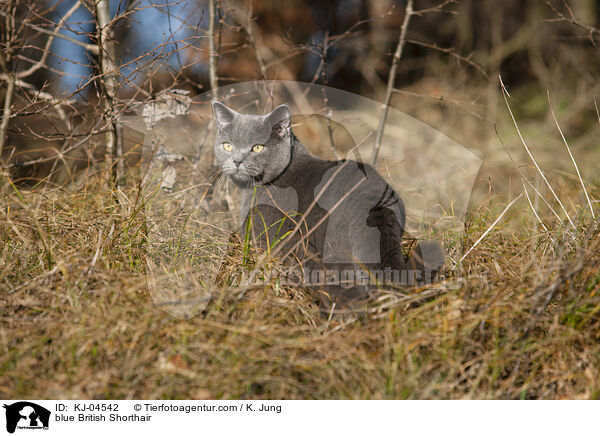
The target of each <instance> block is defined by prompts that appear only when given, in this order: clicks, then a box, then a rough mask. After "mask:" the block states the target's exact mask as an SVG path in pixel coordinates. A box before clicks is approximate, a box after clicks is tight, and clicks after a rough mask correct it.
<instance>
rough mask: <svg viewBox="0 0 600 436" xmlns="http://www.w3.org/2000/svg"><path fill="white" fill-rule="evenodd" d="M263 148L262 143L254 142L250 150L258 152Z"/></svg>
mask: <svg viewBox="0 0 600 436" xmlns="http://www.w3.org/2000/svg"><path fill="white" fill-rule="evenodd" d="M263 148H265V146H264V145H262V144H256V145H255V146H254V147H252V151H253V152H254V153H260V152H261V151H263Z"/></svg>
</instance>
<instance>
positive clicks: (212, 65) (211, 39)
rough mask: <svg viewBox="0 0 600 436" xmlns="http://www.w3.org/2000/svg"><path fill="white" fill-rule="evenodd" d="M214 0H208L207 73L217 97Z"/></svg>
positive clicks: (214, 94)
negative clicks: (208, 51)
mask: <svg viewBox="0 0 600 436" xmlns="http://www.w3.org/2000/svg"><path fill="white" fill-rule="evenodd" d="M215 2H216V0H208V4H209V15H210V16H209V24H208V45H209V50H210V53H209V74H210V89H211V91H212V96H213V98H219V96H218V95H217V88H218V87H219V83H218V81H217V53H216V50H215V19H216V15H217V14H216V7H215Z"/></svg>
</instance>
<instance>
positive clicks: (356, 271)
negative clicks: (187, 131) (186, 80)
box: [212, 101, 444, 302]
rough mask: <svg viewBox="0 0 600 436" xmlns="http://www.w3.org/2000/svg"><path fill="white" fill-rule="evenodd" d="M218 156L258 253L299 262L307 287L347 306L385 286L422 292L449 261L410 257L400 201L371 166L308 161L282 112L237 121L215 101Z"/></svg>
mask: <svg viewBox="0 0 600 436" xmlns="http://www.w3.org/2000/svg"><path fill="white" fill-rule="evenodd" d="M212 107H213V111H214V114H215V117H216V120H217V126H218V128H217V136H216V139H215V145H214V151H215V155H216V159H217V163H218V165H219V167H220V168H221V170H222V171H223V173H224V174H225V175H226V176H228V177H229V178H230V179H231V180H232V181H233V182H234V183H235V184H236V185H237V186H239V187H240V188H241V189H242V206H241V219H242V233H243V235H244V237H248V238H251V239H252V241H253V243H254V244H255V245H256V246H257V247H258V248H260V249H263V250H270V251H271V252H272V253H274V252H277V254H278V255H280V256H282V257H284V258H287V259H291V260H293V263H295V264H296V265H299V266H300V267H301V270H302V274H301V275H302V279H303V280H304V284H305V285H307V286H309V287H312V288H318V289H322V290H324V291H326V292H327V294H328V295H329V296H330V297H331V300H332V301H336V302H337V301H339V302H347V301H348V300H353V299H357V298H362V297H365V296H367V295H368V293H369V290H371V289H373V288H375V287H377V286H381V285H421V284H426V283H430V282H431V281H432V280H434V279H435V277H436V275H437V273H438V271H439V269H440V268H441V266H442V265H443V263H444V253H443V251H442V248H441V246H440V244H439V243H437V242H435V241H425V242H421V243H419V244H418V246H417V248H416V249H415V250H413V254H412V255H411V256H410V257H409V258H406V257H405V256H404V253H403V251H402V245H401V242H402V236H403V233H404V225H405V220H406V214H405V208H404V204H403V202H402V200H401V199H400V197H399V196H398V195H397V194H396V192H395V191H394V190H393V189H392V188H391V187H390V185H389V184H388V183H387V182H386V181H385V180H384V179H383V178H382V177H381V176H380V175H379V174H378V173H377V171H376V170H375V169H374V168H373V167H371V166H370V165H367V164H364V163H361V162H360V161H354V160H343V161H327V160H324V159H320V158H318V157H315V156H313V155H311V154H310V153H309V152H308V151H307V150H306V149H305V148H304V147H303V146H302V144H301V143H300V141H299V140H298V139H297V137H296V136H295V135H294V133H293V131H292V129H291V116H290V110H289V108H288V107H287V106H286V105H281V106H279V107H277V108H275V109H274V110H273V111H272V112H271V113H269V114H267V115H250V114H241V113H238V112H236V111H234V110H233V109H231V108H229V107H227V106H225V105H224V104H222V103H220V102H217V101H213V102H212Z"/></svg>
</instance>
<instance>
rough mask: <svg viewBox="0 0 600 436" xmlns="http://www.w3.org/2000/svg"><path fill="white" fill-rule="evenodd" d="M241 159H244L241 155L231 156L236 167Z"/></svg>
mask: <svg viewBox="0 0 600 436" xmlns="http://www.w3.org/2000/svg"><path fill="white" fill-rule="evenodd" d="M243 160H244V157H243V156H237V157H234V158H233V163H234V164H235V166H236V167H239V166H240V164H241V163H242V161H243Z"/></svg>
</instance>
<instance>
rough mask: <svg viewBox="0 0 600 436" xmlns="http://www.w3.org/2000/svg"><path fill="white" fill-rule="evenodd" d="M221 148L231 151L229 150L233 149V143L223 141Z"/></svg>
mask: <svg viewBox="0 0 600 436" xmlns="http://www.w3.org/2000/svg"><path fill="white" fill-rule="evenodd" d="M223 150H225V151H231V150H233V145H231V144H230V143H229V142H224V143H223Z"/></svg>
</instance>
